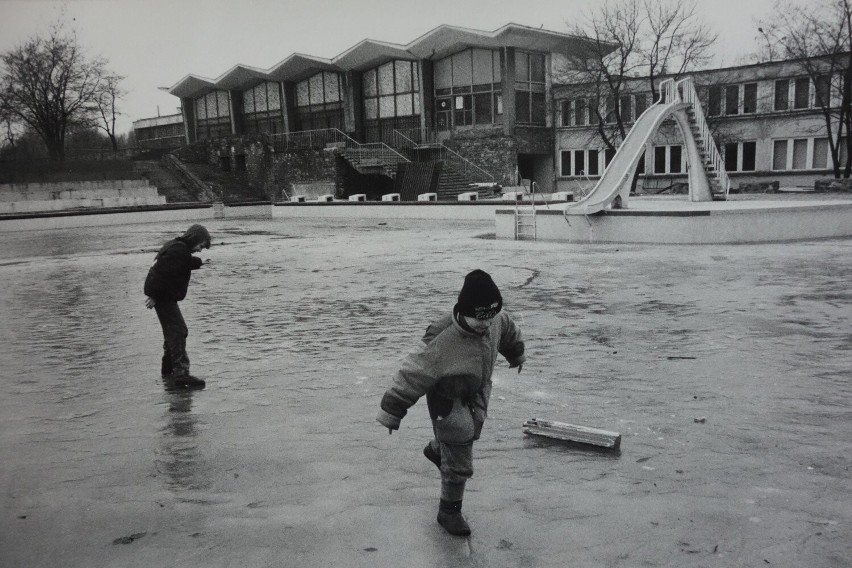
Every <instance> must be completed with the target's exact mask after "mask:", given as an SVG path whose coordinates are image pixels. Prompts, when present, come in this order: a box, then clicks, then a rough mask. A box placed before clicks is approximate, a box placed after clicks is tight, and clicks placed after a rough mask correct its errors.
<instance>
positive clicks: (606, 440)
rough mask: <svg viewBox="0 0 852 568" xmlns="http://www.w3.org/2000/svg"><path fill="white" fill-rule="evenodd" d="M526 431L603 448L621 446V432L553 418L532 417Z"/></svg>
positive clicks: (525, 428) (526, 423)
mask: <svg viewBox="0 0 852 568" xmlns="http://www.w3.org/2000/svg"><path fill="white" fill-rule="evenodd" d="M524 433H525V434H532V435H535V436H545V437H547V438H556V439H557V440H566V441H569V442H578V443H581V444H591V445H593V446H600V447H603V448H611V449H618V447H619V446H621V434H619V433H618V432H610V431H608V430H600V429H598V428H589V427H588V426H576V425H574V424H566V423H565V422H555V421H553V420H540V419H538V418H531V419H530V420H527V421H526V422H524Z"/></svg>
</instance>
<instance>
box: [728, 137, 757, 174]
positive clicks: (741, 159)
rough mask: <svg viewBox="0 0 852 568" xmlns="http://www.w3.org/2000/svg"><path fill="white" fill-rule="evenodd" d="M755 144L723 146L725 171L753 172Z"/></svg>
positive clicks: (731, 143) (738, 143)
mask: <svg viewBox="0 0 852 568" xmlns="http://www.w3.org/2000/svg"><path fill="white" fill-rule="evenodd" d="M756 148H757V143H756V142H754V141H748V142H729V143H728V144H725V146H724V152H725V170H726V171H729V172H753V171H754V170H755V151H756Z"/></svg>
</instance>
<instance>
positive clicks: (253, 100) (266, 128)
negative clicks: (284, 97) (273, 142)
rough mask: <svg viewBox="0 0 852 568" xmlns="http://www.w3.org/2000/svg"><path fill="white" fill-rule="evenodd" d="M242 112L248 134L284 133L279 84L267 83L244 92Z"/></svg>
mask: <svg viewBox="0 0 852 568" xmlns="http://www.w3.org/2000/svg"><path fill="white" fill-rule="evenodd" d="M242 111H243V119H244V121H245V132H246V134H253V133H260V132H266V133H269V134H277V133H279V132H283V131H284V119H283V117H282V109H281V87H280V86H279V84H278V83H274V82H270V81H267V82H264V83H261V84H259V85H257V86H255V87H253V88H251V89H248V90H245V91H243V108H242Z"/></svg>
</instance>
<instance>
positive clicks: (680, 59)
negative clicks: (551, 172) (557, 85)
mask: <svg viewBox="0 0 852 568" xmlns="http://www.w3.org/2000/svg"><path fill="white" fill-rule="evenodd" d="M570 31H571V33H572V34H573V35H576V36H578V37H582V38H584V39H586V40H588V41H589V42H590V44H591V46H592V47H591V48H590V50H588V51H586V52H584V53H580V54H574V55H570V56H569V65H568V69H565V70H564V71H563V78H565V79H568V80H570V81H571V82H574V83H580V84H582V85H584V86H585V89H586V92H587V94H590V95H592V96H593V97H595V98H597V100H598V101H600V102H604V103H605V102H606V101H607V100H608V99H609V100H610V104H609V105H608V106H605V108H604V109H601V108H599V107H598V108H595V109H594V112H595V118H596V119H597V122H598V131H599V134H600V135H601V138H602V139H603V140H604V143H605V144H606V145H607V146H608V147H610V148H615V147H617V146H618V144H619V143H620V141H621V140H623V138H624V136H625V134H626V129H625V127H624V122H625V121H624V116H623V115H624V114H625V113H626V111H627V109H624V108H622V105H621V104H620V102H621V99H622V97H621V95H622V94H623V93H626V89H627V88H628V85H629V84H630V83H633V84H635V82H636V81H635V79H636V78H643V79H647V83H646V84H647V86H648V90H649V91H650V92H651V98H652V100H654V99H656V96H657V81H658V79H659V77H660V76H662V75H668V76H672V77H673V78H675V79H677V78H678V77H679V76H681V75H682V74H684V73H686V72H687V71H691V70H694V69H696V68H697V67H699V66H701V65H702V64H704V63H706V62H707V61H708V60H709V59H710V55H711V54H710V48H711V47H712V46H713V44H714V43H715V41H716V35H715V34H713V33H712V32H711V31H710V29H709V28H708V27H707V26H706V25H705V24H703V23H702V22H701V21H700V20H699V19H698V16H697V12H696V4H695V0H691V1H687V2H677V1H675V0H661V1H656V0H607V1H606V2H605V3H603V4H601V5H600V6H598V7H597V8H596V9H594V10H593V11H592V12H591V13H590V14H588V15H587V17H586V21H585V22H584V23H581V24H576V25H574V26H573V27H572V28H571V30H570ZM627 116H628V118H631V119H632V115H630V114H629V113H628V114H627ZM628 122H629V120H628Z"/></svg>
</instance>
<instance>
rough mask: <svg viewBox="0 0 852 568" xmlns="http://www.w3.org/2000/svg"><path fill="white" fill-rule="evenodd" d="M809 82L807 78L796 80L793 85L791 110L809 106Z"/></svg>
mask: <svg viewBox="0 0 852 568" xmlns="http://www.w3.org/2000/svg"><path fill="white" fill-rule="evenodd" d="M810 94H811V80H810V79H808V78H807V77H803V78H801V79H796V82H795V83H793V108H794V109H801V108H808V107H809V106H810V104H809V103H810Z"/></svg>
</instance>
